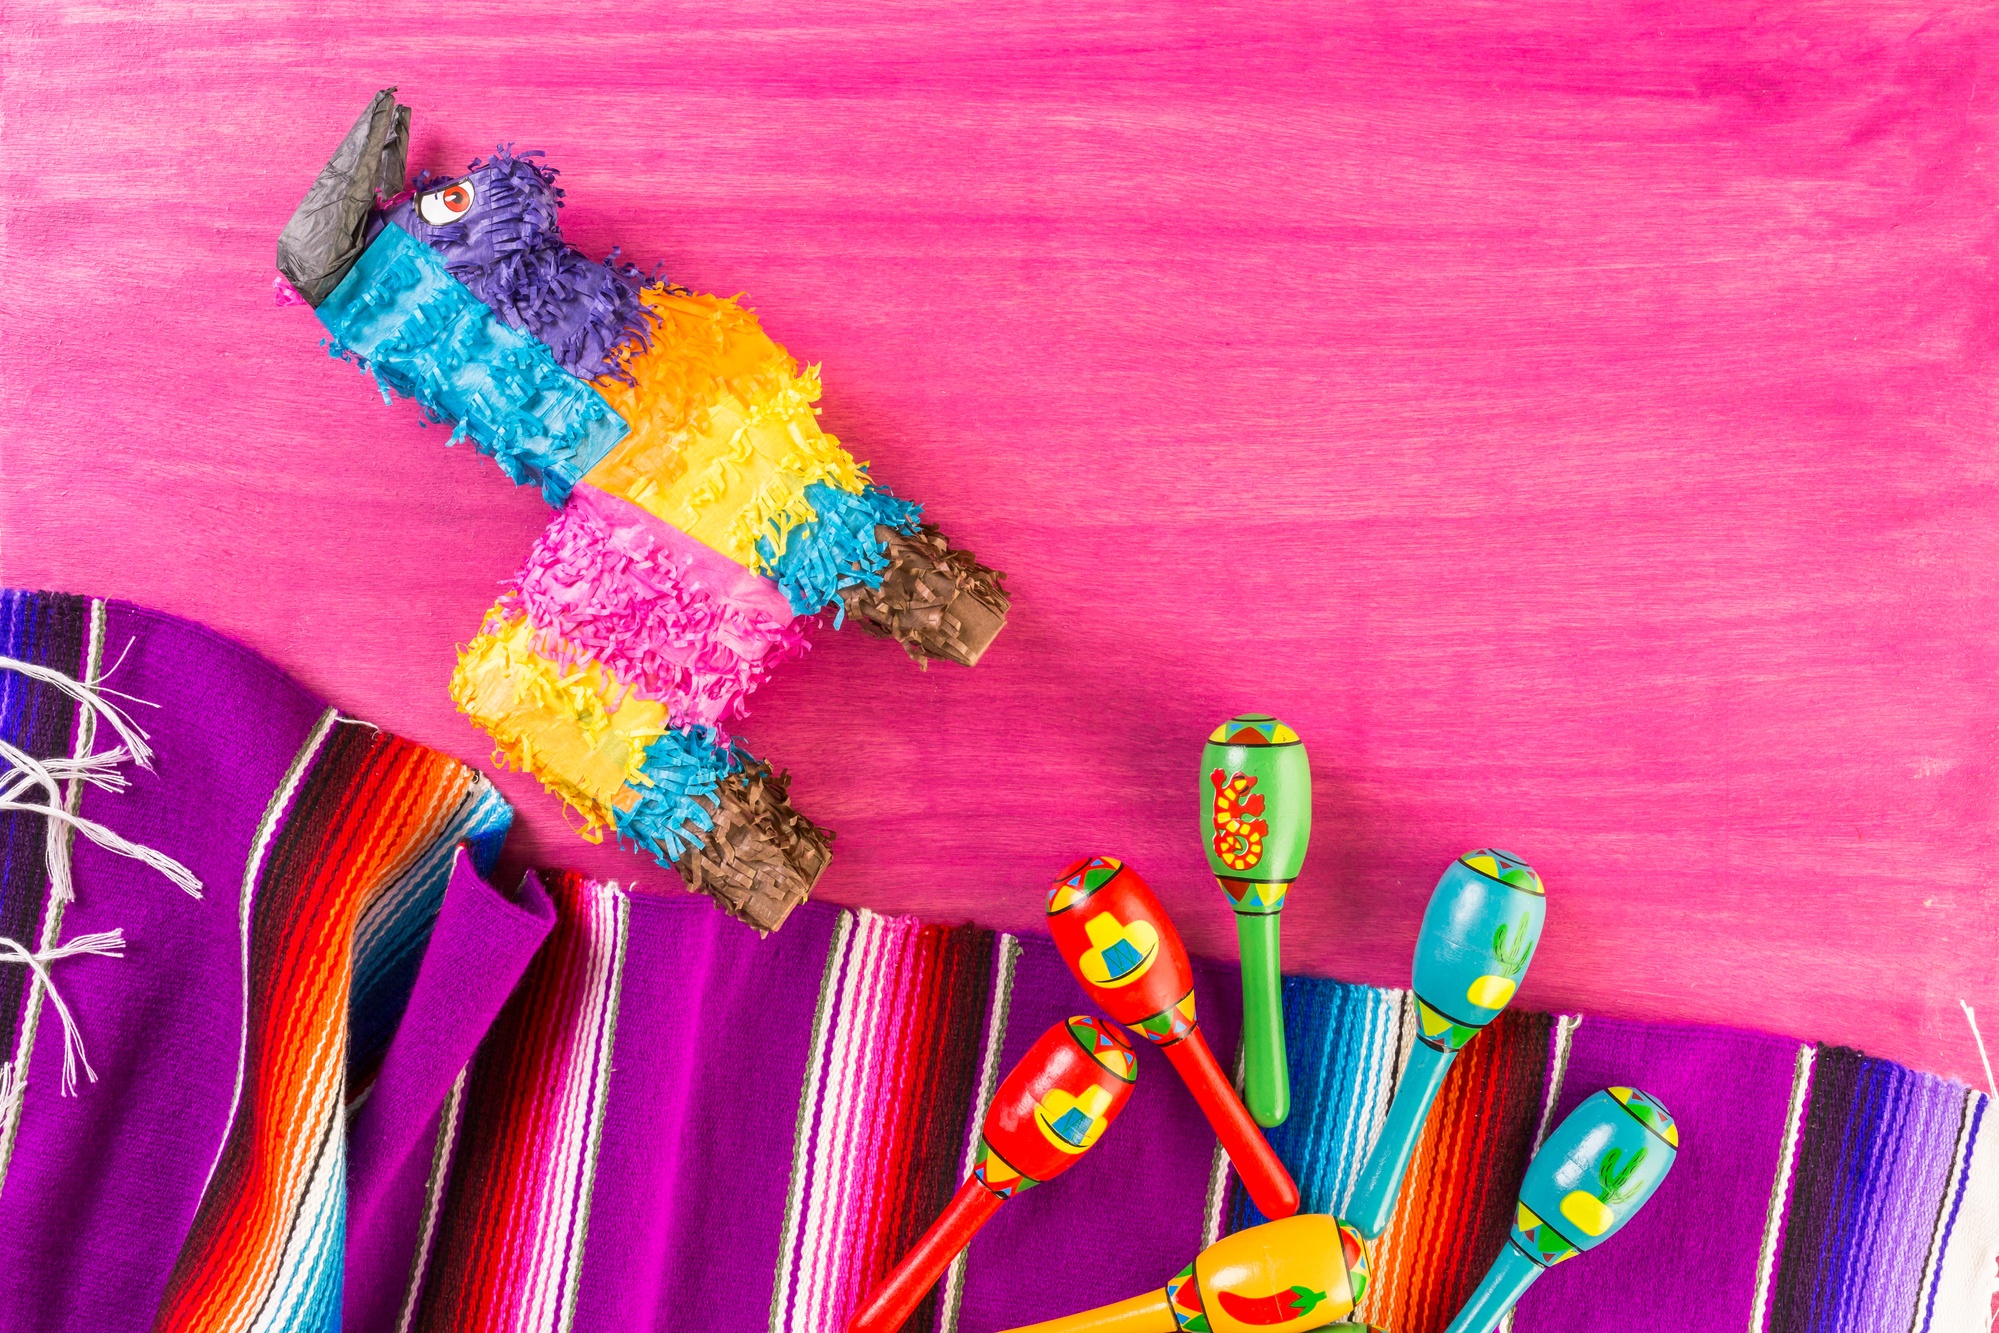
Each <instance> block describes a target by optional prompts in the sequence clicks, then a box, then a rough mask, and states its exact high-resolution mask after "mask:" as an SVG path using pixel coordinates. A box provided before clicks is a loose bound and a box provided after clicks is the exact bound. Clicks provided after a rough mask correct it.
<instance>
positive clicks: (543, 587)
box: [494, 497, 813, 726]
mask: <svg viewBox="0 0 1999 1333" xmlns="http://www.w3.org/2000/svg"><path fill="white" fill-rule="evenodd" d="M593 500H594V497H586V500H585V502H582V503H572V504H570V505H568V506H567V507H565V508H564V509H562V510H561V511H560V512H559V513H557V514H556V516H555V519H554V521H553V522H551V523H550V524H549V525H548V527H547V529H546V530H545V531H544V532H543V533H542V535H541V539H540V540H539V541H538V542H536V543H535V546H534V550H533V551H532V552H530V553H529V555H528V558H527V563H526V565H525V566H524V567H523V568H522V570H521V572H520V574H519V575H518V576H516V577H515V578H514V580H513V581H512V582H511V583H510V584H509V585H508V591H507V592H506V593H505V594H504V595H503V596H502V598H501V600H500V604H499V606H497V607H495V608H494V610H495V613H496V614H501V615H507V616H512V615H517V614H525V615H526V616H527V618H528V620H529V621H530V622H531V623H532V624H533V625H534V628H535V631H536V634H535V648H536V651H538V652H540V653H541V654H542V655H543V656H545V657H547V658H548V659H549V660H550V661H552V662H554V663H556V664H557V666H558V668H560V669H562V670H567V669H569V668H570V667H571V666H574V665H576V664H578V663H582V662H591V661H594V662H597V663H599V664H600V665H602V666H603V667H605V668H606V669H607V670H608V671H609V672H610V673H611V674H612V675H613V676H615V677H616V678H617V679H618V680H619V681H621V682H623V683H625V684H626V685H627V686H628V687H629V688H631V689H634V690H636V691H637V692H638V693H639V694H640V695H642V696H643V697H645V698H649V699H655V700H658V701H659V702H660V703H662V704H664V705H665V706H666V710H667V714H668V717H669V718H670V719H671V721H672V722H673V724H674V725H675V726H715V725H718V724H719V723H721V722H723V721H725V720H727V719H729V718H733V717H741V716H742V715H743V714H744V713H746V712H747V711H748V709H747V707H746V706H745V702H744V701H745V700H746V699H747V697H748V696H749V694H750V692H751V691H752V690H754V689H756V688H757V686H759V685H761V684H762V683H763V682H764V679H765V678H766V677H767V676H769V675H770V673H771V671H772V670H774V669H775V668H776V667H777V666H778V665H780V664H781V663H783V662H785V661H787V660H789V659H790V658H793V657H797V656H798V655H800V654H801V653H803V652H804V651H805V650H806V648H807V647H809V646H810V645H809V643H808V640H807V632H808V630H809V628H810V626H811V625H812V623H813V618H812V617H808V616H800V617H796V618H793V619H789V620H775V619H772V618H771V617H768V616H766V615H763V614H761V613H759V612H758V611H757V610H756V609H755V608H753V607H749V606H746V605H744V603H743V602H742V601H741V600H740V599H737V598H734V597H731V596H729V595H728V592H727V590H726V589H725V588H724V587H722V586H721V585H720V584H719V582H718V581H717V580H715V579H713V578H711V577H709V576H707V575H706V574H705V573H704V572H703V571H701V570H700V569H699V568H698V562H697V561H696V560H695V559H694V558H693V557H691V556H689V555H685V554H679V553H676V552H674V551H672V550H671V549H670V548H669V547H668V546H667V545H666V543H665V542H664V541H663V540H662V539H661V538H660V536H659V535H658V534H655V533H653V532H652V531H650V530H649V529H648V527H647V526H646V524H645V522H644V521H643V517H644V516H643V515H639V516H638V517H636V518H634V519H632V520H631V521H624V520H623V519H622V518H621V517H620V516H619V515H618V513H617V510H616V509H614V508H612V507H610V506H608V505H606V504H604V503H602V502H601V501H596V502H592V501H593ZM634 512H635V513H636V510H634ZM618 702H620V701H619V700H613V701H611V706H612V707H613V708H615V707H616V706H617V704H618Z"/></svg>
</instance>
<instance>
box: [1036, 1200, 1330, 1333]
mask: <svg viewBox="0 0 1999 1333" xmlns="http://www.w3.org/2000/svg"><path fill="white" fill-rule="evenodd" d="M1366 1290H1367V1243H1366V1242H1365V1241H1363V1240H1362V1239H1361V1235H1360V1232H1358V1231H1356V1230H1355V1229H1354V1228H1353V1227H1351V1226H1348V1225H1347V1224H1346V1223H1345V1222H1342V1221H1340V1220H1338V1219H1337V1218H1332V1217H1327V1216H1325V1215H1324V1214H1323V1213H1301V1214H1299V1215H1297V1216H1296V1217H1286V1218H1283V1219H1281V1220H1279V1221H1276V1222H1265V1223H1264V1224H1263V1225H1262V1226H1257V1227H1250V1228H1249V1229H1247V1230H1245V1231H1238V1232H1236V1233H1235V1234H1234V1235H1233V1236H1224V1237H1222V1238H1221V1239H1220V1240H1218V1241H1216V1242H1215V1243H1214V1244H1213V1245H1210V1246H1209V1247H1208V1248H1207V1249H1205V1250H1202V1251H1201V1253H1200V1255H1199V1256H1198V1257H1196V1258H1195V1260H1194V1262H1193V1263H1191V1264H1188V1265H1187V1266H1186V1267H1185V1268H1183V1269H1181V1270H1180V1271H1179V1272H1178V1273H1176V1274H1174V1275H1173V1278H1172V1280H1171V1281H1169V1282H1167V1284H1166V1286H1165V1288H1164V1289H1163V1290H1160V1289H1155V1290H1152V1291H1148V1292H1146V1293H1145V1294H1144V1295H1143V1296H1134V1297H1132V1298H1131V1299H1130V1300H1128V1301H1119V1302H1117V1303H1116V1304H1115V1305H1105V1306H1101V1307H1099V1308H1098V1309H1095V1310H1086V1311H1084V1312H1083V1313H1082V1314H1072V1315H1069V1316H1066V1317H1065V1318H1062V1319H1051V1320H1048V1321H1047V1322H1045V1323H1040V1324H1034V1325H1031V1326H1029V1327H1027V1328H1018V1329H1014V1330H1012V1333H1179V1330H1182V1329H1192V1330H1206V1331H1207V1333H1252V1331H1253V1333H1294V1331H1298V1330H1304V1329H1308V1328H1326V1327H1328V1326H1329V1325H1337V1326H1338V1327H1340V1328H1343V1329H1351V1330H1353V1333H1361V1326H1360V1325H1357V1324H1350V1323H1342V1322H1341V1321H1343V1320H1345V1319H1346V1318H1347V1317H1348V1316H1349V1315H1351V1314H1352V1313H1353V1308H1354V1306H1355V1305H1357V1304H1359V1303H1360V1298H1361V1296H1362V1294H1363V1293H1364V1292H1366Z"/></svg>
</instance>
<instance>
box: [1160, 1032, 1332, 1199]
mask: <svg viewBox="0 0 1999 1333" xmlns="http://www.w3.org/2000/svg"><path fill="white" fill-rule="evenodd" d="M1162 1049H1163V1050H1164V1051H1165V1052H1166V1058H1167V1059H1168V1060H1170V1061H1171V1062H1172V1064H1173V1067H1174V1068H1175V1069H1177V1070H1179V1071H1180V1077H1181V1078H1182V1079H1183V1080H1185V1082H1186V1084H1187V1091H1189V1092H1191V1093H1193V1094H1194V1101H1195V1102H1196V1104H1198V1105H1199V1106H1200V1108H1201V1110H1202V1111H1203V1112H1205V1113H1206V1114H1207V1117H1208V1123H1209V1124H1210V1125H1212V1126H1214V1129H1215V1137H1216V1138H1218V1139H1220V1140H1221V1141H1222V1150H1223V1151H1224V1152H1226V1153H1228V1155H1229V1160H1230V1161H1231V1162H1233V1163H1235V1170H1236V1174H1237V1175H1238V1176H1240V1177H1242V1185H1243V1188H1244V1189H1246V1190H1248V1191H1249V1197H1250V1198H1251V1200H1253V1201H1254V1202H1255V1204H1256V1206H1257V1209H1258V1211H1260V1212H1261V1213H1262V1214H1263V1215H1264V1216H1265V1217H1267V1218H1269V1219H1270V1220H1271V1221H1273V1222H1274V1221H1276V1220H1277V1219H1278V1218H1280V1217H1289V1216H1291V1214H1293V1213H1295V1212H1297V1211H1298V1186H1297V1183H1296V1182H1295V1181H1293V1180H1292V1179H1291V1173H1290V1172H1289V1171H1286V1170H1285V1169H1284V1163H1283V1162H1281V1161H1279V1160H1278V1158H1277V1153H1276V1152H1275V1151H1274V1150H1273V1149H1272V1148H1271V1146H1270V1141H1269V1140H1268V1139H1266V1138H1264V1137H1263V1131H1262V1130H1260V1129H1258V1128H1257V1127H1256V1122H1255V1121H1254V1120H1251V1119H1250V1118H1249V1110H1248V1108H1247V1107H1245V1106H1244V1105H1243V1104H1242V1098H1240V1097H1238V1096H1236V1095H1235V1088H1234V1087H1233V1086H1232V1085H1231V1084H1230V1083H1229V1080H1228V1078H1227V1076H1226V1075H1224V1074H1223V1073H1222V1067H1221V1066H1220V1065H1219V1064H1216V1063H1215V1053H1214V1052H1213V1051H1211V1050H1209V1049H1208V1040H1207V1038H1206V1037H1203V1036H1202V1035H1201V1029H1199V1028H1195V1029H1194V1030H1193V1031H1192V1032H1189V1033H1188V1034H1187V1035H1186V1037H1185V1038H1183V1039H1182V1040H1180V1041H1176V1042H1174V1043H1173V1044H1172V1045H1171V1046H1167V1047H1163V1048H1162Z"/></svg>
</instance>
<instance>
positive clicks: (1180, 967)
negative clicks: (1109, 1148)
mask: <svg viewBox="0 0 1999 1333" xmlns="http://www.w3.org/2000/svg"><path fill="white" fill-rule="evenodd" d="M1048 929H1049V931H1050V932H1051V933H1053V935H1054V936H1055V947H1056V948H1057V949H1058V950H1060V951H1061V954H1062V961H1064V962H1066V963H1067V964H1068V965H1069V970H1070V971H1071V972H1074V973H1075V974H1076V980H1078V981H1080V982H1082V983H1083V990H1084V992H1085V993H1087V994H1088V995H1089V997H1090V998H1091V999H1092V1000H1095V1001H1096V1002H1097V1003H1098V1004H1099V1005H1101V1006H1103V1009H1104V1012H1106V1013H1108V1014H1109V1015H1110V1016H1111V1017H1112V1018H1115V1019H1116V1020H1117V1021H1118V1022H1120V1023H1123V1024H1124V1025H1125V1026H1127V1027H1129V1028H1130V1029H1131V1030H1132V1031H1134V1032H1136V1033H1138V1035H1139V1036H1141V1037H1143V1038H1145V1039H1146V1040H1147V1041H1149V1042H1151V1043H1152V1044H1153V1045H1155V1046H1157V1047H1159V1048H1160V1050H1162V1051H1164V1052H1165V1054H1166V1058H1167V1059H1168V1060H1170V1061H1172V1063H1173V1067H1174V1068H1175V1069H1177V1070H1179V1071H1180V1077H1181V1078H1182V1079H1184V1080H1186V1083H1187V1091H1189V1092H1191V1093H1193V1094H1194V1100H1195V1101H1196V1102H1198V1103H1199V1104H1200V1107H1201V1110H1202V1111H1204V1112H1206V1113H1207V1117H1208V1123H1209V1124H1211V1125H1213V1126H1214V1127H1215V1137H1216V1138H1218V1139H1220V1140H1221V1141H1222V1147H1223V1148H1225V1149H1227V1151H1228V1155H1229V1160H1230V1161H1232V1162H1234V1163H1235V1169H1236V1174H1237V1175H1239V1176H1241V1177H1242V1183H1243V1187H1244V1188H1245V1189H1247V1190H1248V1191H1249V1197H1250V1198H1251V1199H1253V1200H1255V1201H1256V1206H1257V1207H1258V1208H1259V1209H1260V1210H1262V1212H1263V1215H1264V1216H1265V1217H1267V1218H1270V1219H1271V1220H1273V1221H1275V1220H1276V1219H1277V1218H1280V1217H1289V1216H1291V1214H1293V1213H1295V1212H1297V1211H1298V1186H1297V1185H1296V1184H1295V1183H1293V1181H1292V1179H1291V1173H1290V1172H1289V1171H1286V1170H1285V1169H1284V1163H1283V1162H1280V1161H1279V1160H1278V1159H1277V1154H1276V1153H1275V1152H1273V1151H1271V1147H1270V1143H1269V1141H1268V1140H1266V1139H1265V1138H1264V1137H1263V1131H1262V1130H1260V1129H1258V1128H1257V1127H1256V1122H1255V1121H1253V1120H1251V1119H1250V1118H1249V1111H1248V1110H1247V1109H1246V1108H1244V1106H1243V1104H1242V1098H1240V1097H1238V1096H1236V1092H1235V1088H1234V1086H1233V1085H1231V1084H1230V1082H1229V1079H1228V1076H1227V1075H1225V1074H1223V1073H1222V1067H1221V1066H1220V1065H1219V1064H1217V1063H1215V1053H1214V1052H1213V1051H1211V1050H1209V1049H1208V1042H1207V1039H1206V1038H1205V1037H1203V1036H1202V1035H1201V1029H1200V1027H1199V1026H1198V1025H1197V1024H1196V1023H1195V1021H1194V970H1193V968H1192V967H1190V966H1189V965H1188V963H1187V949H1186V946H1184V945H1183V944H1181V943H1180V935H1179V932H1177V931H1175V930H1174V929H1173V922H1172V919H1171V918H1169V917H1168V916H1167V915H1166V909H1165V908H1163V907H1161V906H1160V905H1159V899H1157V898H1155V897H1154V896H1153V894H1152V889H1151V888H1150V887H1149V886H1148V885H1147V884H1146V882H1145V881H1144V880H1142V879H1140V878H1139V877H1138V872H1137V871H1136V870H1133V869H1132V868H1131V867H1130V866H1128V865H1126V864H1125V863H1124V862H1122V861H1120V860H1118V859H1117V858H1115V857H1110V856H1093V857H1089V858H1087V859H1085V860H1082V861H1078V862H1076V864H1074V865H1072V866H1070V867H1069V868H1068V869H1067V870H1065V871H1063V872H1062V877H1061V878H1060V879H1058V880H1056V881H1055V887H1054V888H1053V889H1051V890H1049V892H1048Z"/></svg>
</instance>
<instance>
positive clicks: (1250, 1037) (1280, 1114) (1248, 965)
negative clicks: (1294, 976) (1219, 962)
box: [1235, 912, 1291, 1129]
mask: <svg viewBox="0 0 1999 1333" xmlns="http://www.w3.org/2000/svg"><path fill="white" fill-rule="evenodd" d="M1278 920H1279V917H1278V914H1277V913H1275V912H1266V913H1250V912H1238V913H1237V914H1236V919H1235V933H1236V941H1237V943H1238V944H1240V945H1241V946H1242V948H1241V953H1242V1050H1243V1075H1242V1099H1243V1101H1245V1102H1247V1103H1248V1104H1249V1113H1250V1115H1252V1116H1254V1117H1255V1118H1256V1123H1257V1124H1259V1125H1262V1126H1263V1127H1264V1128H1265V1129H1274V1128H1276V1127H1277V1126H1278V1125H1281V1124H1283V1123H1284V1121H1285V1118H1286V1117H1288V1116H1289V1115H1290V1114H1291V1066H1290V1064H1289V1063H1288V1062H1287V1061H1286V1059H1285V1055H1284V977H1283V967H1282V959H1281V956H1280V955H1279V953H1278V947H1277V923H1278Z"/></svg>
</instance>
